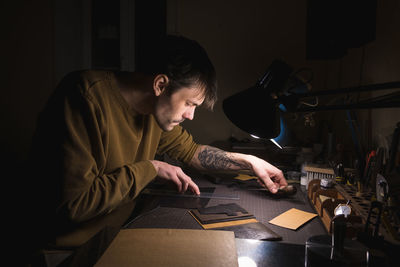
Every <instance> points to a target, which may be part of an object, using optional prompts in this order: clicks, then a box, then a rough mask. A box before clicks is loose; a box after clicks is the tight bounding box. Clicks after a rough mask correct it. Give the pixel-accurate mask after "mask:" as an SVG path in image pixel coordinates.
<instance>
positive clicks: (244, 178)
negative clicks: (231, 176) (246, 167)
mask: <svg viewBox="0 0 400 267" xmlns="http://www.w3.org/2000/svg"><path fill="white" fill-rule="evenodd" d="M235 179H238V180H241V181H247V180H252V179H257V177H256V176H251V175H247V174H243V173H239V174H238V175H237V176H236V177H235Z"/></svg>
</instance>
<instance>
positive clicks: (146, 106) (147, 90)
mask: <svg viewBox="0 0 400 267" xmlns="http://www.w3.org/2000/svg"><path fill="white" fill-rule="evenodd" d="M116 77H117V84H118V87H119V89H120V92H121V95H122V97H123V98H124V99H125V101H126V102H127V103H128V105H129V107H130V108H131V109H133V110H135V111H136V112H138V113H140V114H149V113H151V112H152V111H153V106H154V94H153V91H152V86H153V83H152V81H153V79H152V77H151V76H150V75H145V74H142V73H137V72H131V73H128V72H126V73H125V72H124V73H120V74H118V75H117V76H116Z"/></svg>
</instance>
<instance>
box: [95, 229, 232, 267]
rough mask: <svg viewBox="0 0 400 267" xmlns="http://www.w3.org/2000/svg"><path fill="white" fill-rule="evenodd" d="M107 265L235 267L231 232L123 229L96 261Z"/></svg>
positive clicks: (107, 266) (98, 263)
mask: <svg viewBox="0 0 400 267" xmlns="http://www.w3.org/2000/svg"><path fill="white" fill-rule="evenodd" d="M95 266H96V267H109V266H118V267H125V266H146V267H151V266H227V267H231V266H238V257H237V251H236V243H235V238H234V234H233V232H231V231H205V230H189V229H151V228H150V229H124V230H121V231H120V232H119V233H118V235H117V236H116V237H115V239H114V240H113V241H112V243H111V245H110V246H109V247H108V248H107V250H106V251H105V252H104V254H103V256H102V257H101V258H100V259H99V261H98V262H97V264H96V265H95Z"/></svg>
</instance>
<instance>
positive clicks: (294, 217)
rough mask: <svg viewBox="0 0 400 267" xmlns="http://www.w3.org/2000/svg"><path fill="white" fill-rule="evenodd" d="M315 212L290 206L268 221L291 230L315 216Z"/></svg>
mask: <svg viewBox="0 0 400 267" xmlns="http://www.w3.org/2000/svg"><path fill="white" fill-rule="evenodd" d="M316 216H317V214H315V213H311V212H306V211H302V210H298V209H295V208H292V209H290V210H288V211H286V212H284V213H282V214H281V215H278V216H277V217H275V218H273V219H272V220H270V221H269V223H271V224H275V225H278V226H281V227H285V228H289V229H292V230H296V229H297V228H299V227H300V226H302V225H303V224H305V223H306V222H308V221H309V220H311V219H312V218H314V217H316Z"/></svg>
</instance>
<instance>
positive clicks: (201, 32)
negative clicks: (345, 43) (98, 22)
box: [0, 0, 400, 169]
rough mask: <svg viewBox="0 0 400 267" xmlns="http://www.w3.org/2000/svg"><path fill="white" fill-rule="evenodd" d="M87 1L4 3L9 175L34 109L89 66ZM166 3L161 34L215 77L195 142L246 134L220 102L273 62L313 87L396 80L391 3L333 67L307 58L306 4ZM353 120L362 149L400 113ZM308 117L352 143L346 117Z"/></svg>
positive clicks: (24, 147) (25, 143)
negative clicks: (196, 53) (190, 48)
mask: <svg viewBox="0 0 400 267" xmlns="http://www.w3.org/2000/svg"><path fill="white" fill-rule="evenodd" d="M92 2H94V0H91V1H90V0H85V1H77V0H73V1H53V0H44V1H23V0H17V1H2V4H1V11H2V16H1V21H2V23H1V25H2V26H1V29H2V33H3V34H2V42H1V43H2V45H1V47H2V49H1V54H2V56H1V58H2V64H1V68H2V71H1V77H2V85H1V92H2V97H1V100H0V101H1V102H0V109H1V126H2V128H1V137H0V142H1V158H2V163H3V164H5V166H7V168H10V169H11V168H13V167H14V166H16V165H18V164H20V162H22V160H23V159H24V158H25V156H26V153H27V151H28V148H29V143H30V139H31V136H32V134H33V131H34V127H35V120H36V117H37V115H38V112H39V111H40V110H41V108H42V107H43V105H44V103H45V101H46V99H47V98H48V96H49V94H50V93H51V91H52V90H53V89H54V87H55V85H56V84H57V82H58V81H59V79H60V78H61V76H62V75H64V74H65V73H66V72H68V71H71V70H74V69H79V68H87V67H90V62H91V56H93V55H92V54H91V55H88V52H87V51H90V49H88V46H90V43H91V40H92V39H91V37H90V27H91V21H90V19H88V18H90V14H91V12H90V5H91V3H92ZM130 2H133V1H122V2H121V3H122V4H123V5H129V4H130ZM165 3H166V5H165V7H164V8H165V12H166V13H165V14H166V19H165V20H166V25H165V27H166V31H167V32H168V33H178V34H182V35H185V36H187V37H189V38H192V39H196V40H197V41H199V42H200V43H201V44H202V45H203V46H204V47H205V49H206V50H207V51H208V53H209V56H210V58H211V60H212V61H213V62H214V64H215V67H216V70H217V75H218V81H219V88H220V90H219V99H220V101H219V102H218V103H217V105H216V107H215V110H214V112H213V113H211V112H209V111H206V110H202V109H199V110H198V111H197V112H196V114H195V120H194V121H190V122H187V123H185V124H184V126H185V127H187V129H188V130H189V131H190V132H191V133H192V134H193V135H194V136H195V138H196V139H197V140H198V141H199V142H200V143H205V144H208V143H211V142H213V141H216V140H226V139H228V138H229V137H231V136H235V137H237V138H239V139H241V138H245V137H247V135H245V134H244V133H243V132H241V131H240V130H239V129H237V128H236V127H235V126H234V125H232V124H231V123H230V122H229V121H228V120H227V118H226V117H225V115H224V114H223V112H222V108H221V103H222V101H221V100H222V99H223V98H225V97H227V96H228V95H231V94H233V93H235V92H238V91H240V90H243V89H244V88H247V87H249V86H251V85H253V84H254V83H255V82H256V81H257V79H258V78H259V77H260V75H262V73H263V72H264V71H265V69H266V68H267V67H268V66H269V64H270V63H271V62H272V60H273V59H275V58H281V59H283V60H285V61H286V62H287V63H289V64H290V65H292V66H293V67H294V68H296V69H297V68H303V67H309V68H311V69H313V71H314V80H313V90H324V89H334V88H338V87H346V86H356V85H361V84H371V83H381V82H389V81H394V80H400V49H399V47H400V32H399V30H398V29H399V28H400V17H399V16H398V14H400V2H399V1H397V0H386V1H378V6H377V13H376V39H375V40H374V41H372V42H370V43H368V44H366V45H364V46H362V47H359V48H351V49H349V50H347V54H346V55H344V56H343V57H341V58H340V59H331V60H307V59H306V33H307V27H306V22H307V1H306V0H301V1H295V0H282V1H272V0H271V1H265V0H250V1H239V0H232V1H229V2H227V1H212V0H203V1H183V0H170V1H166V2H165ZM82 25H83V26H82ZM128 31H129V29H128ZM128 41H132V38H130V39H129V38H128ZM124 49H126V47H125V48H124ZM134 49H135V47H134V43H132V48H131V50H132V51H134ZM128 50H129V48H128ZM121 60H122V59H121ZM128 68H132V65H129V64H128ZM358 115H359V117H360V123H361V127H362V130H363V134H364V139H365V142H367V143H369V144H370V145H371V144H372V143H373V142H374V139H375V138H376V137H377V136H384V137H386V136H388V135H390V134H391V132H392V131H393V128H394V125H395V123H396V122H397V121H398V120H399V118H400V109H390V110H389V109H382V110H373V111H371V112H369V111H362V112H359V113H358ZM314 116H315V118H316V121H317V122H318V121H322V120H325V121H329V123H330V124H331V125H332V127H334V128H335V129H336V133H337V136H338V138H339V139H341V141H342V142H344V143H347V144H351V140H350V135H349V133H348V129H347V126H346V122H345V115H344V113H343V112H331V113H326V112H325V113H321V114H314ZM297 120H298V121H297V123H296V124H297V125H298V126H299V127H301V126H302V125H303V126H304V118H303V117H301V116H300V117H299V118H298V119H297ZM368 125H370V126H368ZM318 127H320V125H318V124H317V125H316V126H315V127H314V128H312V127H306V126H304V127H303V128H300V129H301V130H300V131H301V135H302V137H303V138H305V139H307V138H309V139H310V140H305V141H306V142H305V143H307V141H309V142H313V141H318V140H315V138H314V137H315V136H317V134H316V132H318ZM303 141H304V140H303Z"/></svg>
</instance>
